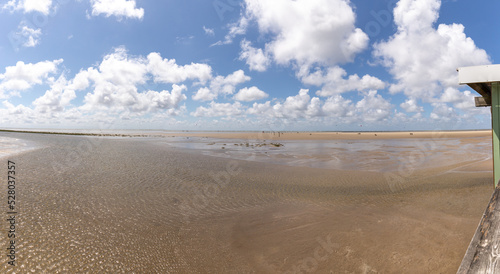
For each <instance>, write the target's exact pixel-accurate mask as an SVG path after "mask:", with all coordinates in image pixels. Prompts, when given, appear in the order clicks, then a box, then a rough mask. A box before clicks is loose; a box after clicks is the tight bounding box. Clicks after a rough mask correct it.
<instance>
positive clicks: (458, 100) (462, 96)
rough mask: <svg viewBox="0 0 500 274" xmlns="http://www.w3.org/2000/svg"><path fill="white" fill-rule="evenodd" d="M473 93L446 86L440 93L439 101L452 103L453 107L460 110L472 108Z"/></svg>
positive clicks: (473, 105) (473, 104) (473, 107)
mask: <svg viewBox="0 0 500 274" xmlns="http://www.w3.org/2000/svg"><path fill="white" fill-rule="evenodd" d="M474 97H475V96H474V95H473V94H472V93H471V92H470V91H468V90H466V91H460V90H458V89H456V88H451V87H450V88H447V89H445V90H444V92H443V94H441V98H440V99H439V102H442V103H452V104H453V106H454V107H456V108H458V109H462V110H473V109H475V107H476V106H475V103H474Z"/></svg>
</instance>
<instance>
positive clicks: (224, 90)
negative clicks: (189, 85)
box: [192, 70, 251, 101]
mask: <svg viewBox="0 0 500 274" xmlns="http://www.w3.org/2000/svg"><path fill="white" fill-rule="evenodd" d="M250 79H251V78H250V76H247V75H245V72H244V71H243V70H237V71H235V72H233V73H231V74H229V75H228V76H226V77H224V76H221V75H219V76H217V77H215V78H213V79H212V80H211V81H210V87H209V88H208V87H203V88H200V89H199V90H198V92H197V93H196V94H195V95H193V97H192V98H193V100H195V101H210V100H213V99H215V98H217V97H218V96H219V95H221V94H222V95H231V94H233V93H234V91H235V90H236V86H237V85H239V84H242V83H245V82H247V81H250Z"/></svg>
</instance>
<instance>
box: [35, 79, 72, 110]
mask: <svg viewBox="0 0 500 274" xmlns="http://www.w3.org/2000/svg"><path fill="white" fill-rule="evenodd" d="M67 85H68V81H67V80H66V78H65V77H64V76H63V75H61V76H60V77H59V78H58V79H57V80H56V81H54V82H53V83H51V85H50V89H49V90H47V91H46V92H45V94H44V95H43V96H41V97H39V98H37V99H36V100H35V101H34V102H33V105H34V106H35V110H36V111H38V112H41V113H47V112H60V111H63V110H64V108H65V107H66V106H68V105H69V104H70V102H71V100H73V99H75V98H76V94H75V91H74V90H73V89H68V88H67Z"/></svg>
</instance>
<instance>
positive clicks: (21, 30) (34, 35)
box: [16, 22, 42, 48]
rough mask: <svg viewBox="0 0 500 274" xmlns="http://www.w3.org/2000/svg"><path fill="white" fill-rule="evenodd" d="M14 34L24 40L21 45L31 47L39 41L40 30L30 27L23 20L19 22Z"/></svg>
mask: <svg viewBox="0 0 500 274" xmlns="http://www.w3.org/2000/svg"><path fill="white" fill-rule="evenodd" d="M16 35H17V37H19V38H20V39H22V40H23V41H24V42H23V43H22V46H23V47H27V48H32V47H35V46H36V45H38V44H39V43H40V36H41V35H42V30H41V29H33V28H30V27H28V26H27V25H26V23H25V22H21V24H19V27H18V31H17V32H16Z"/></svg>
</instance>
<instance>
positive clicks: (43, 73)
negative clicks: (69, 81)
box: [0, 59, 63, 97]
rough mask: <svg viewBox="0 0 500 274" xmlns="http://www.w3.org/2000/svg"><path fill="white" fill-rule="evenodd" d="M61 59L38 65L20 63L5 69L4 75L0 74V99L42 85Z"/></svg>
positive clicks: (55, 69) (55, 70) (54, 70)
mask: <svg viewBox="0 0 500 274" xmlns="http://www.w3.org/2000/svg"><path fill="white" fill-rule="evenodd" d="M62 62H63V59H59V60H53V61H43V62H38V63H35V64H33V63H28V64H25V63H24V62H22V61H19V62H17V63H16V65H15V66H9V67H6V68H5V73H3V74H0V97H2V96H3V97H5V96H9V95H8V94H5V92H9V94H10V95H13V94H16V93H17V92H19V91H23V90H27V89H29V88H31V87H32V86H34V85H40V84H42V83H44V81H45V80H47V78H48V77H49V75H51V74H53V73H55V72H57V67H58V65H59V64H61V63H62Z"/></svg>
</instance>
